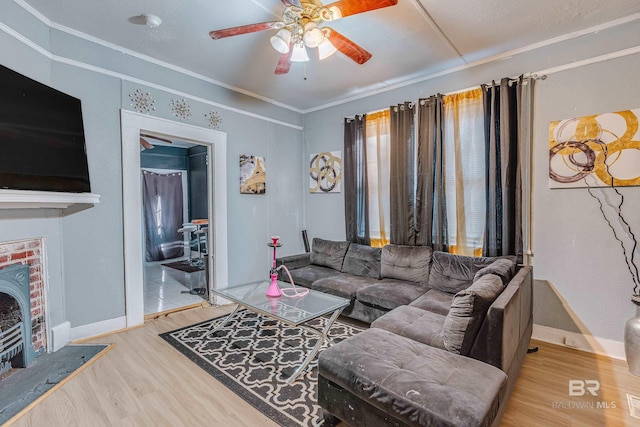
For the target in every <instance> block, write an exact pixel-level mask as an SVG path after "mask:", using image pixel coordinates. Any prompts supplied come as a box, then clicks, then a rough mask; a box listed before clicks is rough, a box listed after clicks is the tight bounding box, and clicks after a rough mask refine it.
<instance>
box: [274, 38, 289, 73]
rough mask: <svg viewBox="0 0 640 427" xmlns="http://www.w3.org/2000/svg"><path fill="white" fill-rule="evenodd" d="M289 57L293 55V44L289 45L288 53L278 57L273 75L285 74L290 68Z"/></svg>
mask: <svg viewBox="0 0 640 427" xmlns="http://www.w3.org/2000/svg"><path fill="white" fill-rule="evenodd" d="M291 55H293V42H290V43H289V52H287V53H283V54H282V55H280V59H279V60H278V65H276V71H275V72H274V74H287V73H288V72H289V69H290V68H291Z"/></svg>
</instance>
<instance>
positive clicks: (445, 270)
mask: <svg viewBox="0 0 640 427" xmlns="http://www.w3.org/2000/svg"><path fill="white" fill-rule="evenodd" d="M496 259H497V258H495V257H471V256H463V255H455V254H450V253H447V252H441V251H435V252H434V253H433V264H432V265H431V272H430V274H429V287H430V288H432V289H437V290H439V291H442V292H448V293H450V294H455V293H456V292H459V291H461V290H463V289H466V288H468V287H469V286H470V285H471V283H472V282H473V277H474V276H475V274H476V272H477V271H478V270H480V269H482V268H484V267H486V266H488V265H489V264H491V263H492V262H494V261H495V260H496Z"/></svg>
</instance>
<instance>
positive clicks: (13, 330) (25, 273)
mask: <svg viewBox="0 0 640 427" xmlns="http://www.w3.org/2000/svg"><path fill="white" fill-rule="evenodd" d="M29 296H30V288H29V266H28V265H22V264H14V265H10V266H8V267H5V268H3V269H0V375H3V374H5V375H6V373H7V372H9V371H10V370H11V369H12V368H26V367H27V366H28V365H29V364H30V363H32V362H33V361H34V360H35V358H36V353H35V351H34V349H33V345H32V334H31V328H32V325H31V304H30V299H29Z"/></svg>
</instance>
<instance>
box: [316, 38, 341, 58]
mask: <svg viewBox="0 0 640 427" xmlns="http://www.w3.org/2000/svg"><path fill="white" fill-rule="evenodd" d="M337 51H338V49H336V47H335V46H334V45H333V43H331V42H330V41H329V39H328V38H325V39H324V41H323V42H322V43H320V44H319V45H318V59H320V60H321V61H322V60H323V59H327V58H328V57H330V56H331V55H333V54H334V53H336V52H337Z"/></svg>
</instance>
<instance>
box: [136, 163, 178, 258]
mask: <svg viewBox="0 0 640 427" xmlns="http://www.w3.org/2000/svg"><path fill="white" fill-rule="evenodd" d="M142 187H143V190H142V197H143V209H144V223H145V240H146V242H145V243H146V250H145V252H146V260H147V261H161V260H165V259H171V258H178V257H181V256H183V255H184V241H183V237H182V234H180V233H178V229H179V228H181V227H182V223H183V218H182V209H183V203H182V174H181V173H170V174H166V175H165V174H157V173H153V172H149V171H142Z"/></svg>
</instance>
